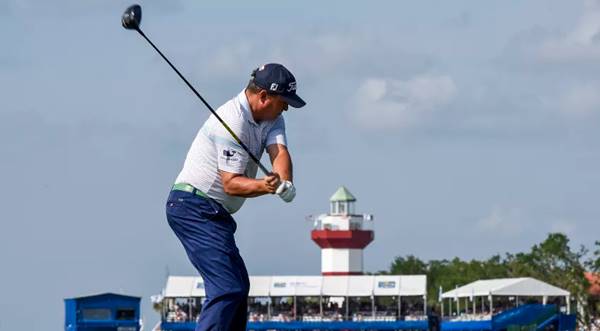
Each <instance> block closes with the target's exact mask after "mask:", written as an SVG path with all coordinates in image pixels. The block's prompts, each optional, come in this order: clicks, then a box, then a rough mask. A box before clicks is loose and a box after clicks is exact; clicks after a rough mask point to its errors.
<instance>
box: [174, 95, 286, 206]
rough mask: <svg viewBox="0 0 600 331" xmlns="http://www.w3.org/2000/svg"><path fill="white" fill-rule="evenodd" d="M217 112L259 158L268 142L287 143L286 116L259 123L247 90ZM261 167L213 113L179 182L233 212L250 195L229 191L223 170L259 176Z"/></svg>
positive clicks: (192, 148)
mask: <svg viewBox="0 0 600 331" xmlns="http://www.w3.org/2000/svg"><path fill="white" fill-rule="evenodd" d="M216 112H217V114H218V115H219V116H220V117H221V118H222V119H223V121H225V123H227V125H229V127H230V128H231V130H233V132H235V134H236V135H237V136H238V137H239V138H240V140H241V141H242V142H243V143H244V144H245V145H246V147H248V149H249V150H250V151H251V152H252V154H253V155H254V156H256V157H257V158H258V159H259V160H260V158H261V156H262V153H263V151H264V150H265V148H266V147H267V146H269V145H272V144H281V145H286V136H285V122H284V120H283V116H279V117H277V118H276V119H275V120H273V121H262V122H260V123H257V122H256V121H254V118H253V117H252V113H251V111H250V105H249V103H248V99H247V98H246V94H245V93H244V90H242V92H240V94H238V95H237V96H236V97H235V98H233V99H231V100H229V101H228V102H227V103H225V104H224V105H222V106H221V107H219V109H217V110H216ZM257 169H258V166H257V165H256V164H255V163H254V161H252V159H251V158H250V157H249V156H248V153H246V151H244V149H243V148H242V147H241V146H240V145H239V144H238V143H237V142H236V141H235V139H234V138H233V137H232V136H231V134H230V133H229V132H228V131H227V130H226V129H225V128H224V127H223V125H222V124H221V123H220V122H219V120H217V118H216V117H215V116H214V115H211V116H210V117H209V118H208V119H207V120H206V122H204V125H203V126H202V128H200V130H199V131H198V134H197V135H196V138H195V139H194V141H193V142H192V146H191V147H190V150H189V151H188V154H187V157H186V159H185V163H184V164H183V169H182V170H181V172H180V173H179V176H177V179H175V183H176V184H177V183H187V184H190V185H193V186H194V187H195V188H197V189H199V190H200V191H202V192H204V193H206V194H207V195H208V196H209V197H211V198H212V199H214V200H216V201H218V202H219V203H220V204H221V205H223V207H225V209H226V210H227V211H228V212H229V213H231V214H233V213H235V212H236V211H238V210H239V209H240V207H241V206H242V204H243V203H244V201H245V200H246V198H242V197H235V196H231V195H228V194H227V193H225V191H224V190H223V183H222V182H221V176H220V174H219V170H223V171H226V172H231V173H236V174H244V176H246V177H249V178H256V171H257Z"/></svg>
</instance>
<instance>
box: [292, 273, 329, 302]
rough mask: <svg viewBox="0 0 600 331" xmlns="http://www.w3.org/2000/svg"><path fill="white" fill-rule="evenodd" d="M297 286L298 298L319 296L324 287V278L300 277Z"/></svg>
mask: <svg viewBox="0 0 600 331" xmlns="http://www.w3.org/2000/svg"><path fill="white" fill-rule="evenodd" d="M295 285H296V286H295V288H296V293H295V294H296V295H297V296H307V297H308V296H319V295H321V288H322V287H323V277H321V276H298V277H296V284H295Z"/></svg>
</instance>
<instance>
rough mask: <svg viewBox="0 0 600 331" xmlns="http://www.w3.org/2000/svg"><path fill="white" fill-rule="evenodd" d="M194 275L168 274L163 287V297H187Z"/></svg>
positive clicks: (189, 293) (190, 290)
mask: <svg viewBox="0 0 600 331" xmlns="http://www.w3.org/2000/svg"><path fill="white" fill-rule="evenodd" d="M194 278H195V277H185V276H169V279H167V286H166V287H165V297H189V296H190V295H191V293H192V287H193V286H194V285H193V283H194Z"/></svg>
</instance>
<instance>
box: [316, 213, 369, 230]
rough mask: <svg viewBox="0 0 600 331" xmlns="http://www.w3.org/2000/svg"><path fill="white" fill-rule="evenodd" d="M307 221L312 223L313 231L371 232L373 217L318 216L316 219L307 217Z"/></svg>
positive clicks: (366, 215) (365, 215)
mask: <svg viewBox="0 0 600 331" xmlns="http://www.w3.org/2000/svg"><path fill="white" fill-rule="evenodd" d="M307 220H309V221H312V222H313V230H330V231H348V230H350V231H354V230H364V231H372V230H373V216H372V215H368V214H364V215H344V216H339V215H328V214H325V215H319V216H317V217H314V216H309V217H307Z"/></svg>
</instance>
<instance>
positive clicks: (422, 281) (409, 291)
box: [398, 275, 427, 296]
mask: <svg viewBox="0 0 600 331" xmlns="http://www.w3.org/2000/svg"><path fill="white" fill-rule="evenodd" d="M398 295H404V296H415V295H427V276H425V275H407V276H400V293H399V294H398Z"/></svg>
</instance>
